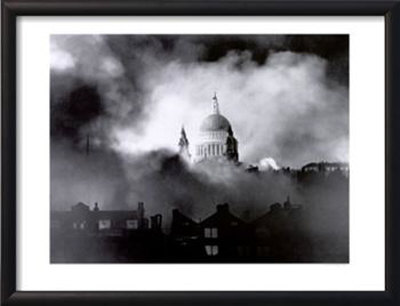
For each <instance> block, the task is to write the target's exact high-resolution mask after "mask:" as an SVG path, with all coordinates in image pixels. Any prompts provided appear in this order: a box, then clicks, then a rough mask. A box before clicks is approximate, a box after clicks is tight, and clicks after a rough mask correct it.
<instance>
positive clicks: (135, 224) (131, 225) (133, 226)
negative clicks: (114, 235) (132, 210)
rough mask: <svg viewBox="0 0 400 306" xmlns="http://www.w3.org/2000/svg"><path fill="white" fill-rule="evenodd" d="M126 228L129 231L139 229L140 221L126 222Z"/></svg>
mask: <svg viewBox="0 0 400 306" xmlns="http://www.w3.org/2000/svg"><path fill="white" fill-rule="evenodd" d="M126 228H127V229H137V228H138V220H126Z"/></svg>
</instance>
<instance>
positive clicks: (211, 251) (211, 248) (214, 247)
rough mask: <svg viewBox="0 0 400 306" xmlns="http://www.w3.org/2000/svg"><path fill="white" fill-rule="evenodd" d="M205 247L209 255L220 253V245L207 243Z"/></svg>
mask: <svg viewBox="0 0 400 306" xmlns="http://www.w3.org/2000/svg"><path fill="white" fill-rule="evenodd" d="M205 248H206V253H207V255H208V256H216V255H218V245H206V247H205Z"/></svg>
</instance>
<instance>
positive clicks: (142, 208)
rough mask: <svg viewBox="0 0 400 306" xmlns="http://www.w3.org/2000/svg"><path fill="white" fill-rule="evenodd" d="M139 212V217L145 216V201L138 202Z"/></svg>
mask: <svg viewBox="0 0 400 306" xmlns="http://www.w3.org/2000/svg"><path fill="white" fill-rule="evenodd" d="M137 212H138V217H139V218H140V219H143V218H144V203H143V202H139V203H138V209H137Z"/></svg>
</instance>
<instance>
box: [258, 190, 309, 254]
mask: <svg viewBox="0 0 400 306" xmlns="http://www.w3.org/2000/svg"><path fill="white" fill-rule="evenodd" d="M302 213H303V210H302V207H301V206H300V205H296V204H292V203H291V202H290V198H289V197H288V198H287V200H286V201H285V202H284V203H283V205H281V204H280V203H275V204H272V205H271V206H270V210H269V211H268V212H267V213H265V214H264V215H262V216H261V217H259V218H258V219H256V220H255V221H253V223H252V224H253V226H254V236H255V257H256V258H258V259H259V260H261V261H270V262H277V261H279V262H301V261H302V260H305V259H306V258H309V256H307V255H310V252H311V249H310V244H309V243H308V242H307V234H306V232H305V229H304V227H303V224H302V220H303V218H302Z"/></svg>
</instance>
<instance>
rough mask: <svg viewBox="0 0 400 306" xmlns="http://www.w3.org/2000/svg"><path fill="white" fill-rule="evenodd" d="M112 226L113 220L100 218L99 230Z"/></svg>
mask: <svg viewBox="0 0 400 306" xmlns="http://www.w3.org/2000/svg"><path fill="white" fill-rule="evenodd" d="M108 228H111V220H99V230H104V229H108Z"/></svg>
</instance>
